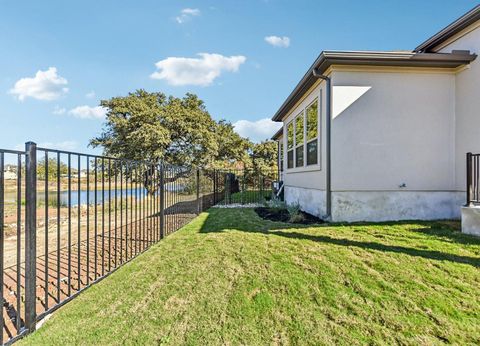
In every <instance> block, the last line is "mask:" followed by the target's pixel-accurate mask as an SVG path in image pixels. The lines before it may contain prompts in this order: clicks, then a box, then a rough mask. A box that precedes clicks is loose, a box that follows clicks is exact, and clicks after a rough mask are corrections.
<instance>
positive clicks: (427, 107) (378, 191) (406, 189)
mask: <svg viewBox="0 0 480 346" xmlns="http://www.w3.org/2000/svg"><path fill="white" fill-rule="evenodd" d="M479 52H480V6H477V7H475V8H474V9H473V10H471V11H470V12H468V13H466V14H465V15H464V16H462V17H461V18H459V19H458V20H456V21H455V22H453V23H452V24H450V25H448V26H447V27H446V28H444V29H443V30H441V31H440V32H438V33H437V34H435V35H433V36H432V37H431V38H429V39H427V40H426V41H425V42H423V43H421V44H420V45H419V46H418V47H416V48H415V49H414V50H412V51H395V52H391V51H388V52H387V51H361V52H359V51H323V52H322V53H321V54H320V55H319V57H318V58H317V59H316V60H315V61H314V63H313V64H312V66H310V68H308V70H307V72H306V73H305V75H304V76H303V78H302V79H301V80H300V82H299V83H298V84H297V86H296V87H295V88H294V89H293V91H292V92H291V94H290V95H289V96H288V97H287V99H286V100H285V102H284V103H283V104H282V105H281V107H280V108H279V109H278V111H277V112H276V113H275V115H274V116H273V120H274V121H277V122H282V123H283V128H282V130H281V131H279V132H277V133H276V134H275V135H274V137H273V139H275V140H278V141H279V150H280V166H282V165H283V169H282V172H281V173H282V180H283V182H284V190H285V200H286V202H287V203H289V204H292V203H298V204H300V207H301V208H302V209H303V210H305V211H307V212H310V213H312V214H314V215H317V216H321V217H324V218H327V219H329V220H332V221H349V222H350V221H385V220H404V219H423V220H429V219H451V218H459V217H460V211H461V206H462V205H464V204H465V199H466V197H465V195H466V193H465V192H466V187H465V186H466V168H465V167H466V164H465V157H466V153H467V152H474V153H478V152H480V136H479V134H480V61H479V60H480V59H476V57H477V54H478V53H479Z"/></svg>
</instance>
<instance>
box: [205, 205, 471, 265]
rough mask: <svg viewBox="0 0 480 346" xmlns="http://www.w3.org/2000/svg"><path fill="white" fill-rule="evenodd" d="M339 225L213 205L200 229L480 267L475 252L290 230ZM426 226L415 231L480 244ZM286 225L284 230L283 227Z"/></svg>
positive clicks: (464, 237)
mask: <svg viewBox="0 0 480 346" xmlns="http://www.w3.org/2000/svg"><path fill="white" fill-rule="evenodd" d="M382 224H384V225H386V226H387V225H399V224H408V222H387V223H362V224H358V225H362V226H368V225H372V226H373V225H374V226H377V227H378V226H380V225H382ZM334 226H335V225H332V224H330V225H328V224H327V225H326V224H322V225H308V226H306V225H296V224H287V223H279V222H271V221H266V220H262V219H260V218H259V217H258V216H257V215H256V214H255V213H254V212H253V211H252V212H251V213H246V212H238V213H236V212H234V213H232V215H230V217H225V215H223V217H222V215H221V212H219V211H218V210H215V209H211V210H210V213H209V216H208V217H207V219H206V220H205V222H204V223H203V225H202V228H201V229H200V232H201V233H216V232H226V231H227V232H228V231H229V230H235V231H241V232H247V233H261V234H266V235H273V236H279V237H284V238H289V239H296V240H309V241H313V242H317V243H323V244H332V245H337V246H346V247H357V248H361V249H365V250H376V251H382V252H389V253H400V254H405V255H409V256H413V257H421V258H426V259H430V260H436V261H449V262H455V263H462V264H468V265H471V266H474V267H476V268H480V258H479V257H471V256H461V255H456V254H451V253H445V252H441V251H436V250H423V249H416V248H410V247H404V246H397V245H386V244H382V243H377V242H369V241H357V240H351V239H346V238H333V237H330V236H326V235H312V234H306V233H300V232H293V231H289V229H292V228H293V229H301V228H311V227H315V228H319V229H321V228H323V227H334ZM425 226H426V227H425V228H422V229H414V230H411V231H412V232H420V233H424V234H427V235H431V236H435V237H436V238H438V237H440V238H441V237H445V236H446V235H449V236H450V237H451V238H453V239H454V241H459V242H460V243H466V244H476V245H480V239H476V238H474V237H469V236H465V235H463V234H461V233H460V234H455V232H452V231H451V230H449V229H448V228H439V229H437V228H435V227H437V223H434V224H433V225H431V226H429V227H427V224H425ZM279 229H282V230H279Z"/></svg>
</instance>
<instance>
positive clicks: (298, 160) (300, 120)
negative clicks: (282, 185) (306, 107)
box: [295, 112, 305, 167]
mask: <svg viewBox="0 0 480 346" xmlns="http://www.w3.org/2000/svg"><path fill="white" fill-rule="evenodd" d="M304 125H305V118H304V115H303V112H302V113H300V114H299V115H297V117H296V118H295V167H302V166H303V139H304V138H303V137H304V133H303V131H304Z"/></svg>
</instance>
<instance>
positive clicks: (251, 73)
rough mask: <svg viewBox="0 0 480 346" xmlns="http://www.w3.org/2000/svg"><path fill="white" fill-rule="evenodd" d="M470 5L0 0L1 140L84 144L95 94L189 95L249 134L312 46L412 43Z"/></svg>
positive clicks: (101, 114)
mask: <svg viewBox="0 0 480 346" xmlns="http://www.w3.org/2000/svg"><path fill="white" fill-rule="evenodd" d="M475 5H477V3H476V2H475V1H469V0H455V1H438V0H437V1H427V0H422V1H406V0H401V1H400V0H399V1H394V0H387V1H386V0H383V1H369V0H365V1H353V0H352V1H345V0H343V1H342V0H340V1H320V0H317V1H313V0H312V1H306V0H295V1H282V0H245V1H240V0H236V1H229V0H222V1H213V0H212V1H158V0H157V1H153V0H152V1H148V0H137V1H121V0H116V1H108V0H102V1H100V0H95V1H87V0H82V1H76V2H73V1H49V0H44V1H33V0H32V1H22V0H16V1H6V0H0V32H1V34H0V47H1V49H0V52H1V54H0V148H5V149H19V148H23V146H24V143H25V142H26V141H34V142H36V143H38V144H39V145H41V146H44V147H50V148H56V149H64V150H72V151H80V152H86V153H99V152H100V151H101V150H100V149H98V148H97V149H93V148H90V147H88V142H89V140H90V139H91V138H93V137H95V136H98V135H99V134H100V133H101V131H102V127H103V124H104V121H105V110H104V109H102V108H101V107H99V102H100V100H102V99H109V98H111V97H114V96H122V95H126V94H127V93H128V92H131V91H134V90H136V89H140V88H141V89H146V90H148V91H161V92H164V93H165V94H167V95H174V96H177V97H182V96H183V95H185V93H187V92H193V93H195V94H197V95H198V96H199V97H200V98H201V99H203V100H204V101H205V105H206V107H207V109H208V111H209V112H210V114H211V115H212V117H213V118H214V119H216V120H220V119H227V120H229V121H230V122H232V123H233V124H234V125H235V128H236V130H237V132H239V133H240V134H241V135H243V136H248V137H249V138H251V139H252V140H254V141H260V140H263V139H267V138H269V137H270V136H271V135H272V134H273V133H274V132H275V131H276V129H277V128H278V126H279V124H278V123H272V122H271V121H270V120H269V119H270V118H271V117H272V115H273V114H274V113H275V112H276V110H277V109H278V108H279V107H280V105H281V104H282V102H283V101H284V100H285V98H286V97H287V96H288V95H289V94H290V92H291V91H292V89H293V88H294V87H295V85H296V84H297V83H298V81H299V80H300V79H301V77H302V76H303V75H304V73H305V72H306V71H307V69H308V67H309V66H310V65H311V64H312V62H313V61H314V60H315V58H316V57H317V56H318V55H319V54H320V52H321V51H322V50H412V49H414V48H415V47H416V46H417V45H418V44H420V43H421V42H423V41H424V40H425V39H427V38H428V37H430V36H431V35H433V34H435V33H436V32H437V31H438V30H440V29H442V28H443V27H445V26H446V25H448V24H449V23H451V22H452V21H453V20H455V19H456V18H458V17H460V16H461V15H462V14H464V13H465V12H467V11H468V10H470V9H471V8H473V7H474V6H475Z"/></svg>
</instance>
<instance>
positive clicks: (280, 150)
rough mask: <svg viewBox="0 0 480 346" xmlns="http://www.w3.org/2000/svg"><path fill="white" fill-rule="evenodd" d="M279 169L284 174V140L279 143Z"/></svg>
mask: <svg viewBox="0 0 480 346" xmlns="http://www.w3.org/2000/svg"><path fill="white" fill-rule="evenodd" d="M278 167H279V168H280V172H283V139H281V140H279V141H278Z"/></svg>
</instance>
